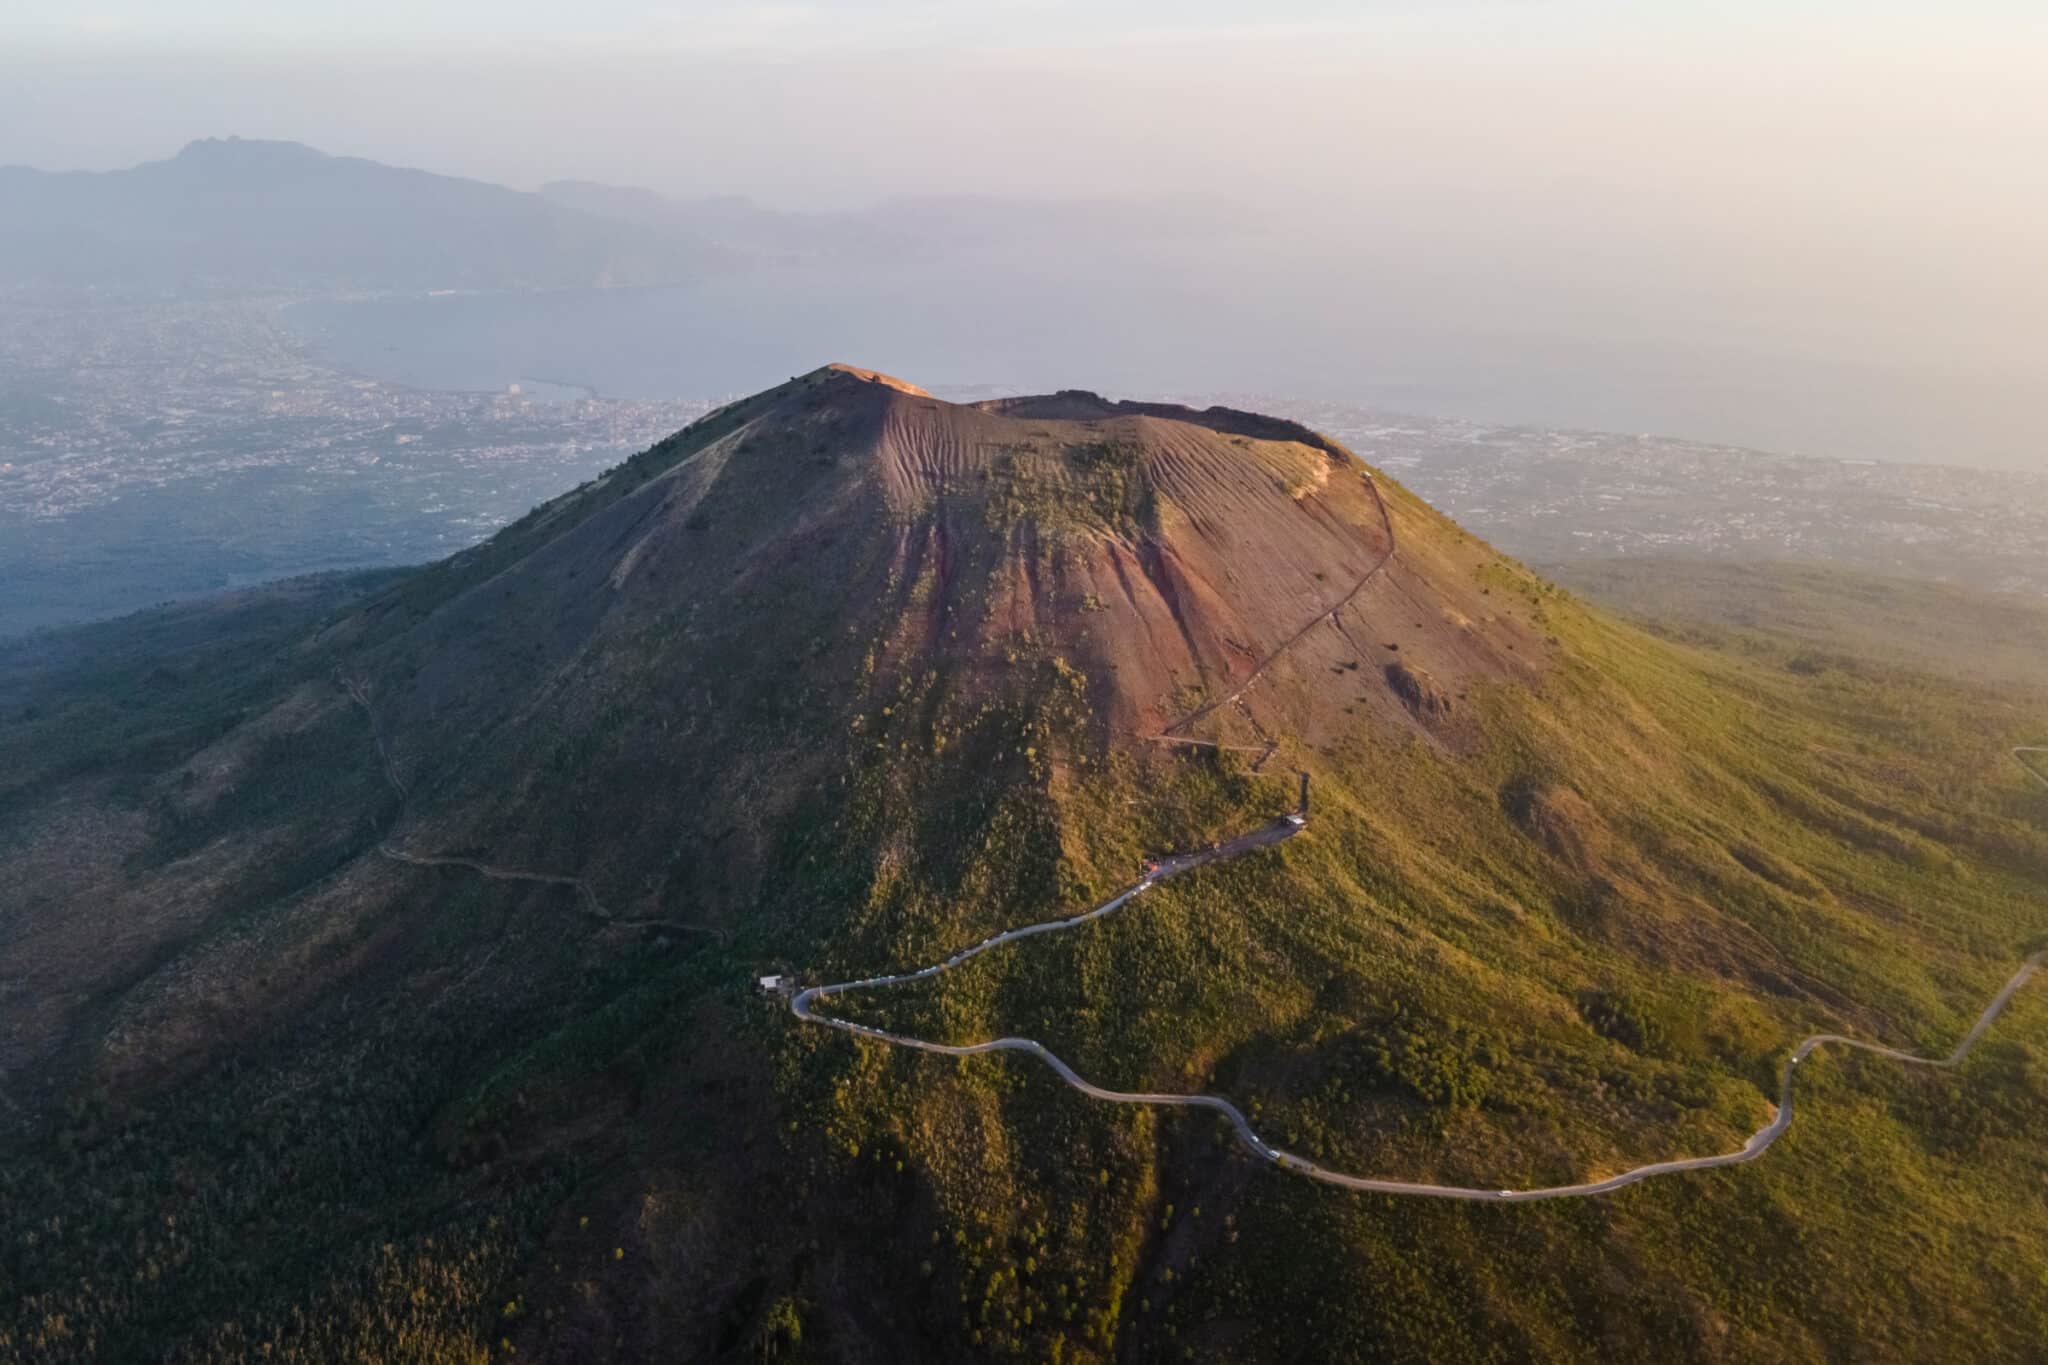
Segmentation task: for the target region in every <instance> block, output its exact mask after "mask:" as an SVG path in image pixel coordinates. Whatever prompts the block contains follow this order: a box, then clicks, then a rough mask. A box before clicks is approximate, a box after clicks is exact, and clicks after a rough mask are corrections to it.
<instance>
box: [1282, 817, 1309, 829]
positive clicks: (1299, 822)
mask: <svg viewBox="0 0 2048 1365" xmlns="http://www.w3.org/2000/svg"><path fill="white" fill-rule="evenodd" d="M1287 823H1288V824H1290V825H1292V826H1294V827H1295V828H1296V829H1300V828H1301V827H1302V826H1303V825H1305V824H1307V823H1308V817H1307V816H1305V815H1290V816H1288V817H1287Z"/></svg>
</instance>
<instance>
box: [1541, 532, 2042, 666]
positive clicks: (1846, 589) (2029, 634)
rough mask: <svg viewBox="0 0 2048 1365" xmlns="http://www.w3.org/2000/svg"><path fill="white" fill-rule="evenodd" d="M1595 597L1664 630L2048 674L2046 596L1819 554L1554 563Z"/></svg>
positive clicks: (1880, 659) (1877, 658)
mask: <svg viewBox="0 0 2048 1365" xmlns="http://www.w3.org/2000/svg"><path fill="white" fill-rule="evenodd" d="M1546 572H1550V573H1554V574H1555V575H1556V576H1557V577H1558V578H1559V579H1560V580H1561V581H1563V582H1564V583H1566V584H1567V585H1569V586H1571V587H1573V588H1575V589H1578V590H1579V591H1581V592H1583V593H1585V594H1586V595H1587V596H1588V597H1590V598H1592V599H1593V600H1594V601H1596V602H1599V603H1601V604H1602V605H1605V606H1607V607H1610V608H1612V609H1614V610H1616V611H1620V612H1624V613H1626V614H1628V615H1630V616H1633V617H1636V618H1639V619H1641V620H1643V621H1646V622H1649V623H1653V624H1655V625H1656V626H1657V627H1658V628H1659V629H1662V630H1666V631H1670V630H1684V629H1686V628H1688V627H1691V628H1700V627H1706V628H1711V629H1714V630H1716V631H1719V632H1722V633H1723V636H1724V639H1725V637H1726V636H1727V635H1728V634H1730V633H1732V634H1738V635H1758V636H1763V637H1766V638H1768V639H1771V640H1774V641H1776V642H1777V643H1778V644H1780V645H1784V644H1793V645H1796V646H1798V647H1800V648H1801V649H1802V650H1805V651H1819V652H1821V653H1828V652H1833V653H1838V654H1847V655H1851V656H1854V657H1857V658H1860V659H1864V660H1866V661H1869V662H1875V663H1880V664H1885V663H1888V664H1894V665H1898V666H1902V667H1908V668H1915V669H1920V670H1923V671H1926V672H1933V673H1950V674H1961V675H1963V676H1965V677H1972V678H1981V679H1985V680H1988V681H1993V682H2008V683H2017V684H2020V685H2022V686H2035V687H2039V686H2043V685H2048V602H2044V601H2042V600H2041V599H2039V598H2038V597H2027V596H2021V595H2017V594H2014V595H1999V594H1994V593H1989V592H1983V591H1980V590H1975V589H1970V588H1964V587H1959V586H1956V585H1954V584H1948V583H1928V582H1922V581H1919V580H1914V579H1904V578H1887V577H1883V576H1880V575H1877V574H1868V573H1858V572H1856V571H1854V570H1850V569H1840V568H1834V567H1832V566H1828V565H1820V564H1790V563H1778V564H1736V563H1730V562H1728V561H1726V560H1689V559H1652V558H1636V559H1615V560H1584V561H1578V562H1574V563H1571V564H1559V565H1555V566H1549V567H1547V568H1546Z"/></svg>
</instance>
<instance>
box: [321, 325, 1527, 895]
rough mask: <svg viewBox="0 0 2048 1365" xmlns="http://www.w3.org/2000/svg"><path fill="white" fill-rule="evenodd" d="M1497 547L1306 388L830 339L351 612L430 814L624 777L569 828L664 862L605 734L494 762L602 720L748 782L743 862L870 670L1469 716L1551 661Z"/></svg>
mask: <svg viewBox="0 0 2048 1365" xmlns="http://www.w3.org/2000/svg"><path fill="white" fill-rule="evenodd" d="M1396 546H1398V547H1399V553H1398V554H1397V553H1395V548H1396ZM1499 562H1500V561H1499V559H1498V556H1496V555H1494V554H1492V553H1491V552H1490V551H1488V550H1487V549H1486V548H1485V547H1484V546H1481V545H1479V544H1477V543H1476V542H1472V541H1470V540H1469V539H1467V538H1465V537H1463V536H1462V535H1460V534H1459V533H1458V532H1457V531H1456V530H1455V528H1453V527H1451V526H1450V525H1449V524H1448V523H1447V522H1444V521H1443V520H1442V519H1441V518H1439V517H1437V516H1436V515H1435V514H1434V513H1432V512H1430V511H1429V510H1428V509H1427V508H1426V507H1424V506H1423V505H1422V504H1420V503H1419V502H1417V501H1416V500H1415V499H1413V498H1412V497H1410V496H1409V495H1407V494H1406V493H1404V492H1403V491H1402V490H1400V489H1399V488H1397V487H1395V486H1393V485H1392V484H1391V483H1390V482H1388V481H1386V480H1384V479H1376V478H1375V477H1373V476H1372V475H1370V474H1369V473H1368V472H1367V471H1366V470H1365V469H1364V467H1363V466H1361V465H1360V464H1359V463H1358V462H1357V461H1356V460H1355V459H1354V458H1353V457H1351V456H1350V455H1349V454H1347V453H1346V452H1345V451H1343V450H1342V449H1341V448H1339V447H1337V446H1336V445H1334V444H1333V443H1331V442H1330V441H1328V440H1326V439H1325V438H1323V437H1321V436H1318V435H1316V434H1315V433H1313V432H1311V431H1309V430H1308V429H1306V428H1304V427H1301V426H1298V425H1296V424H1294V423H1290V422H1285V421H1280V420H1276V419H1273V418H1267V417H1260V416H1256V415H1253V414H1250V413H1244V412H1237V411H1233V410H1230V409H1224V408H1210V409H1207V410H1205V411H1199V412H1198V411H1193V410H1190V409H1187V408H1180V407H1173V406H1169V405H1162V404H1145V403H1128V402H1125V403H1113V402H1108V401H1105V400H1104V399H1102V398H1099V397H1097V396H1096V395H1094V394H1089V393H1081V392H1065V393H1059V394H1053V395H1047V396H1041V397H1028V398H1012V399H1002V400H997V401H993V402H987V403H975V404H956V403H948V402H945V401H943V400H940V399H938V398H934V397H933V396H931V395H930V394H928V393H926V392H924V391H923V390H922V389H919V388H918V387H916V386H915V385H912V384H909V383H906V382H904V381H902V380H898V379H894V378H891V377H889V376H887V375H884V374H880V373H878V372H876V371H873V370H866V369H860V368H857V367H853V366H848V365H832V366H827V367H825V368H822V369H819V370H816V371H813V372H812V373H810V374H807V375H804V376H802V377H800V378H797V379H793V380H791V381H790V382H789V383H787V384H784V385H781V386H780V387H777V388H774V389H770V390H768V391H766V392H764V393H761V394H758V395H756V396H754V397H752V398H749V399H746V400H744V401H742V402H739V403H735V404H733V405H732V406H730V407H728V408H725V409H723V410H721V411H719V412H717V413H714V414H712V415H711V416H708V417H706V418H705V419H704V420H702V421H700V422H698V423H697V424H695V425H693V426H692V427H690V428H689V429H687V430H685V431H683V432H681V433H679V434H678V435H677V436H675V437H674V438H672V439H671V440H669V441H666V442H663V443H662V444H661V445H659V446H656V447H655V448H653V449H652V450H650V451H648V452H646V453H645V454H643V455H641V456H638V457H636V458H635V459H633V460H631V461H629V462H628V463H627V464H626V465H624V466H622V467H621V468H620V469H618V470H617V471H615V472H613V473H612V474H610V475H608V476H607V477H606V478H604V479H602V480H599V481H598V482H596V483H594V484H591V485H589V486H587V487H585V488H583V489H580V490H578V491H577V492H575V493H572V494H570V495H568V496H566V497H564V498H561V499H559V500H557V501H556V502H553V503H550V504H548V505H547V506H545V507H542V508H540V509H537V510H536V511H535V512H534V513H533V514H532V515H531V516H530V517H528V518H527V519H526V520H524V521H522V522H520V523H518V524H517V525H515V526H513V527H511V528H509V529H508V530H507V531H505V532H503V533H501V534H500V535H499V536H498V537H497V538H496V539H494V540H493V541H492V542H490V543H489V544H488V545H485V546H482V547H479V548H478V549H476V550H472V551H469V552H466V553H465V554H462V555H458V556H456V557H455V558H454V559H452V560H450V561H448V562H447V563H446V564H445V565H442V566H440V567H438V568H436V569H433V570H430V571H429V572H428V573H426V574H425V575H424V576H423V577H422V578H420V579H419V580H418V581H416V582H415V583H413V584H411V585H409V586H408V587H407V588H406V589H405V590H404V591H403V592H402V593H398V594H394V596H393V598H392V600H391V602H390V604H389V605H388V606H383V607H379V608H373V609H372V610H371V611H369V612H366V613H365V614H364V616H363V617H362V618H361V619H360V620H358V621H355V622H351V623H349V624H347V625H345V626H343V627H339V628H337V629H336V631H334V632H333V633H332V635H331V636H330V638H329V640H328V642H327V643H328V646H329V647H331V648H337V649H343V650H345V651H346V652H347V653H348V654H349V655H350V657H352V658H353V659H355V660H356V661H357V662H356V663H355V664H354V665H353V667H356V668H358V669H360V670H361V671H362V674H363V677H364V680H365V683H366V685H367V686H368V688H369V690H370V695H371V696H372V697H373V698H374V704H375V708H376V711H377V714H378V717H379V722H380V724H381V725H382V726H383V727H384V735H385V739H386V742H387V743H388V745H389V748H390V753H391V757H392V761H393V763H394V764H395V766H396V768H397V771H398V772H399V773H400V775H401V777H402V779H403V780H404V781H405V783H406V784H407V786H408V787H409V788H414V789H416V790H417V792H418V794H419V795H418V800H417V801H416V802H415V805H414V808H413V818H416V819H421V820H430V821H432V822H433V823H434V838H435V840H436V841H437V842H439V843H442V844H448V843H451V842H457V843H459V842H464V841H466V840H470V839H485V840H503V839H506V838H517V839H518V840H520V841H521V842H527V841H531V840H538V841H539V846H540V847H549V846H550V845H555V844H558V843H560V841H562V840H565V839H567V838H568V837H569V836H570V832H571V830H573V829H574V827H575V825H576V824H577V821H578V818H579V817H578V814H577V813H578V812H595V811H599V810H605V811H607V814H606V815H605V816H604V817H603V822H602V824H603V830H604V838H603V846H602V847H597V846H590V847H576V846H572V845H567V844H563V845H562V846H560V847H558V848H552V847H551V848H550V849H549V851H550V854H551V856H552V857H554V858H555V859H557V860H562V859H567V860H571V861H574V862H577V863H579V864H582V865H584V866H586V867H587V868H590V869H591V870H592V872H593V873H594V875H597V876H598V877H599V878H600V879H601V881H602V882H604V883H607V884H611V885H615V886H619V887H625V886H638V885H645V884H648V882H649V879H652V881H653V883H654V884H656V885H659V884H661V882H662V881H663V873H662V870H661V869H662V868H663V867H665V866H666V865H667V864H668V863H669V861H670V860H671V859H672V855H671V854H670V853H669V852H667V851H666V850H667V849H668V848H669V847H670V846H671V845H672V844H673V843H674V842H675V839H676V825H677V819H678V815H677V812H675V811H674V810H673V809H669V808H666V807H663V808H646V807H638V808H636V809H631V810H623V809H619V810H614V809H610V807H611V804H612V803H611V802H610V800H608V798H607V796H606V792H607V791H612V792H615V791H616V783H615V780H614V775H613V774H612V773H611V772H610V770H609V768H608V766H607V765H606V764H603V763H600V764H596V765H590V764H578V767H579V768H580V769H581V770H582V772H584V773H587V774H588V775H589V776H590V778H591V780H592V781H593V782H594V783H595V784H596V786H595V787H594V788H593V790H591V791H590V792H589V793H586V794H577V795H573V796H571V795H568V794H566V793H564V794H562V795H560V796H558V797H557V798H556V799H554V800H551V801H549V802H548V803H546V804H545V805H536V804H533V803H530V802H526V801H524V800H523V799H522V800H521V801H519V802H518V803H517V804H516V806H513V807H504V806H503V805H502V803H501V801H500V799H499V797H498V796H497V795H495V794H499V793H512V792H516V791H518V790H520V789H521V788H523V787H524V785H525V782H524V781H523V780H520V779H517V778H516V777H515V773H516V772H520V771H525V770H527V769H528V768H529V767H530V765H531V764H532V763H533V762H534V761H535V759H536V758H537V757H541V756H543V755H545V754H546V753H548V752H551V751H554V750H555V749H557V748H558V747H560V746H568V747H571V748H574V749H577V750H579V751H584V750H586V749H587V746H590V745H593V744H595V745H599V746H600V749H601V752H604V753H608V754H613V755H615V756H616V757H617V758H618V759H619V760H620V761H625V762H629V763H630V764H631V765H632V766H633V767H634V769H635V770H636V771H638V772H640V773H642V774H643V775H644V776H645V777H646V778H647V779H648V780H652V781H657V782H661V783H663V784H664V785H673V786H674V787H676V788H680V789H688V790H692V791H694V792H696V793H698V794H699V795H700V796H703V797H705V798H707V799H706V801H705V803H704V805H703V807H702V808H701V809H700V810H697V811H695V812H693V815H696V816H699V817H701V818H703V819H705V820H707V821H708V822H709V824H708V825H707V827H706V828H704V829H703V831H702V832H703V833H704V835H705V836H706V837H710V836H712V835H716V834H718V833H719V832H720V831H721V830H725V829H728V828H730V826H731V821H730V818H729V815H728V812H730V811H733V810H737V809H743V808H744V809H749V810H751V811H753V812H754V813H755V815H754V819H753V820H752V821H750V822H748V823H747V825H746V826H744V827H742V828H741V829H740V830H739V831H738V832H737V833H736V834H734V835H733V837H732V839H731V840H730V841H729V842H728V843H727V844H726V845H725V850H726V851H725V853H724V855H723V857H722V859H721V861H722V863H723V864H724V872H725V873H726V874H727V875H731V874H733V873H735V872H738V871H741V870H744V869H747V868H749V867H752V866H754V865H756V862H757V859H758V858H761V857H765V856H766V850H765V849H759V850H750V848H749V846H750V844H751V843H752V841H753V838H754V837H755V836H757V835H758V834H759V833H761V832H762V830H763V829H764V828H765V825H764V823H763V822H764V820H765V818H766V817H767V815H768V814H769V813H770V812H771V811H774V810H776V809H777V808H778V807H782V806H786V805H787V804H788V803H791V802H794V801H795V800H797V799H798V798H799V796H800V795H801V794H802V793H803V792H804V791H806V790H807V789H808V786H809V782H808V780H791V776H790V775H791V774H795V773H802V772H805V771H807V770H810V769H813V768H814V767H816V766H817V765H819V764H820V763H821V762H827V761H836V760H834V759H833V758H832V750H831V748H829V747H823V746H821V745H820V744H819V737H820V735H821V734H834V735H836V734H839V733H843V731H844V729H845V727H846V726H848V725H851V724H853V723H855V721H856V719H857V718H858V717H860V716H861V714H862V713H863V712H864V711H865V710H866V709H867V708H868V707H869V706H870V705H871V704H872V701H873V699H874V698H876V697H888V696H892V695H900V696H902V697H903V698H905V699H906V704H910V705H914V706H915V707H916V708H918V709H921V710H924V711H926V712H927V713H929V714H931V715H934V716H936V715H938V714H941V713H943V714H951V715H958V716H966V715H973V714H983V713H992V712H994V711H998V710H1002V709H1004V708H1018V707H1030V706H1035V705H1039V704H1041V703H1042V700H1043V697H1042V694H1043V692H1044V690H1045V688H1046V687H1047V686H1048V678H1057V679H1058V682H1059V686H1060V687H1062V688H1064V689H1068V690H1071V691H1072V692H1073V693H1074V694H1075V695H1074V698H1073V700H1074V702H1075V704H1076V706H1077V707H1078V708H1079V712H1077V714H1078V713H1085V715H1086V716H1087V717H1088V720H1087V723H1086V731H1087V735H1086V742H1087V743H1088V744H1089V745H1090V746H1092V747H1094V748H1096V749H1097V750H1099V751H1104V752H1107V751H1111V750H1116V751H1129V750H1130V749H1131V747H1132V745H1133V744H1134V743H1136V744H1137V745H1138V747H1139V748H1147V747H1148V741H1150V740H1151V739H1152V738H1154V737H1157V736H1159V735H1160V732H1161V731H1163V730H1164V729H1165V728H1166V727H1167V726H1168V725H1169V724H1170V723H1171V722H1173V721H1175V720H1176V719H1178V718H1180V717H1182V716H1184V715H1187V714H1188V713H1189V712H1191V711H1194V710H1196V709H1197V708H1198V707H1200V706H1202V705H1203V704H1204V703H1205V702H1208V701H1214V700H1217V699H1219V698H1223V697H1225V696H1236V700H1235V701H1234V702H1233V703H1232V704H1231V705H1229V706H1227V707H1217V708H1215V709H1214V710H1213V711H1211V712H1210V713H1209V714H1208V715H1206V716H1205V717H1204V720H1203V723H1202V724H1201V725H1199V726H1197V727H1194V728H1193V729H1191V730H1188V731H1186V732H1185V733H1177V737H1180V738H1201V739H1207V740H1211V741H1217V740H1221V741H1224V742H1228V743H1234V744H1240V745H1245V746H1252V747H1256V746H1258V745H1261V744H1265V743H1268V742H1271V741H1276V740H1278V739H1281V738H1295V739H1299V740H1301V741H1303V742H1305V743H1309V744H1317V743H1322V742H1325V741H1327V740H1329V739H1332V738H1334V737H1336V736H1338V735H1340V734H1343V733H1348V732H1352V731H1355V730H1357V728H1358V727H1359V726H1360V725H1365V726H1368V727H1369V728H1376V729H1378V730H1379V731H1381V732H1382V733H1386V734H1394V733H1415V734H1418V735H1421V736H1423V737H1425V738H1427V739H1428V740H1430V741H1431V742H1435V743H1449V744H1452V745H1458V744H1461V743H1463V742H1464V741H1465V740H1466V739H1467V738H1469V736H1470V729H1469V725H1468V723H1467V722H1468V717H1467V715H1466V709H1467V708H1466V704H1465V699H1466V698H1467V697H1468V696H1469V694H1470V692H1471V689H1472V688H1473V687H1474V686H1475V685H1476V684H1490V683H1493V682H1497V681H1505V680H1519V681H1529V680H1533V679H1535V678H1537V677H1539V676H1540V675H1541V674H1542V672H1543V671H1544V669H1545V667H1546V663H1545V655H1546V651H1547V648H1548V647H1547V646H1546V644H1545V643H1544V639H1543V636H1542V634H1541V632H1540V630H1539V628H1538V627H1537V625H1536V623H1535V618H1534V614H1533V613H1532V611H1531V609H1530V604H1529V603H1528V602H1526V601H1522V600H1521V599H1519V598H1516V599H1513V600H1510V599H1509V598H1508V597H1507V595H1506V594H1501V595H1498V596H1496V595H1494V594H1493V593H1491V591H1490V590H1489V588H1488V587H1487V584H1486V582H1485V580H1484V574H1483V572H1482V570H1484V569H1485V568H1486V567H1487V566H1489V565H1496V564H1498V563H1499ZM1048 670H1051V671H1050V672H1048ZM1254 679H1256V683H1257V685H1256V686H1255V687H1252V688H1250V689H1249V690H1245V691H1243V693H1242V695H1241V696H1239V695H1236V694H1237V693H1239V691H1240V689H1241V688H1242V687H1243V685H1244V684H1246V683H1249V682H1252V681H1253V680H1254ZM622 689H625V690H624V691H622ZM913 696H914V697H915V698H916V699H917V700H916V701H915V702H914V703H910V702H908V700H907V699H909V698H911V697H913ZM628 698H630V700H628ZM889 720H890V722H891V727H890V728H892V729H894V728H898V727H899V726H900V724H901V721H900V719H899V718H898V717H897V715H896V714H895V712H893V711H892V712H891V715H890V717H889ZM917 742H918V743H924V742H927V741H926V740H923V739H921V740H919V741H917ZM937 761H938V762H940V763H942V764H943V763H944V762H945V761H946V759H945V758H943V757H941V758H939V759H937ZM661 774H665V776H659V775H661ZM774 774H781V776H779V777H778V776H775V775H774ZM568 780H569V781H571V782H572V783H573V782H574V781H576V780H578V778H577V777H576V776H575V775H571V776H570V777H569V778H568ZM458 788H459V792H460V794H459V795H458V794H457V789H458ZM683 818H684V819H685V820H687V819H689V818H691V817H690V816H685V817H683ZM515 828H516V829H517V830H518V831H519V832H518V833H517V834H516V835H515V834H514V833H513V830H514V829H515ZM487 830H489V831H491V832H489V833H486V831H487ZM594 832H595V831H593V833H594ZM579 842H580V841H579ZM661 894H664V893H660V892H657V893H656V895H657V899H658V898H659V897H660V895H661Z"/></svg>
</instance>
